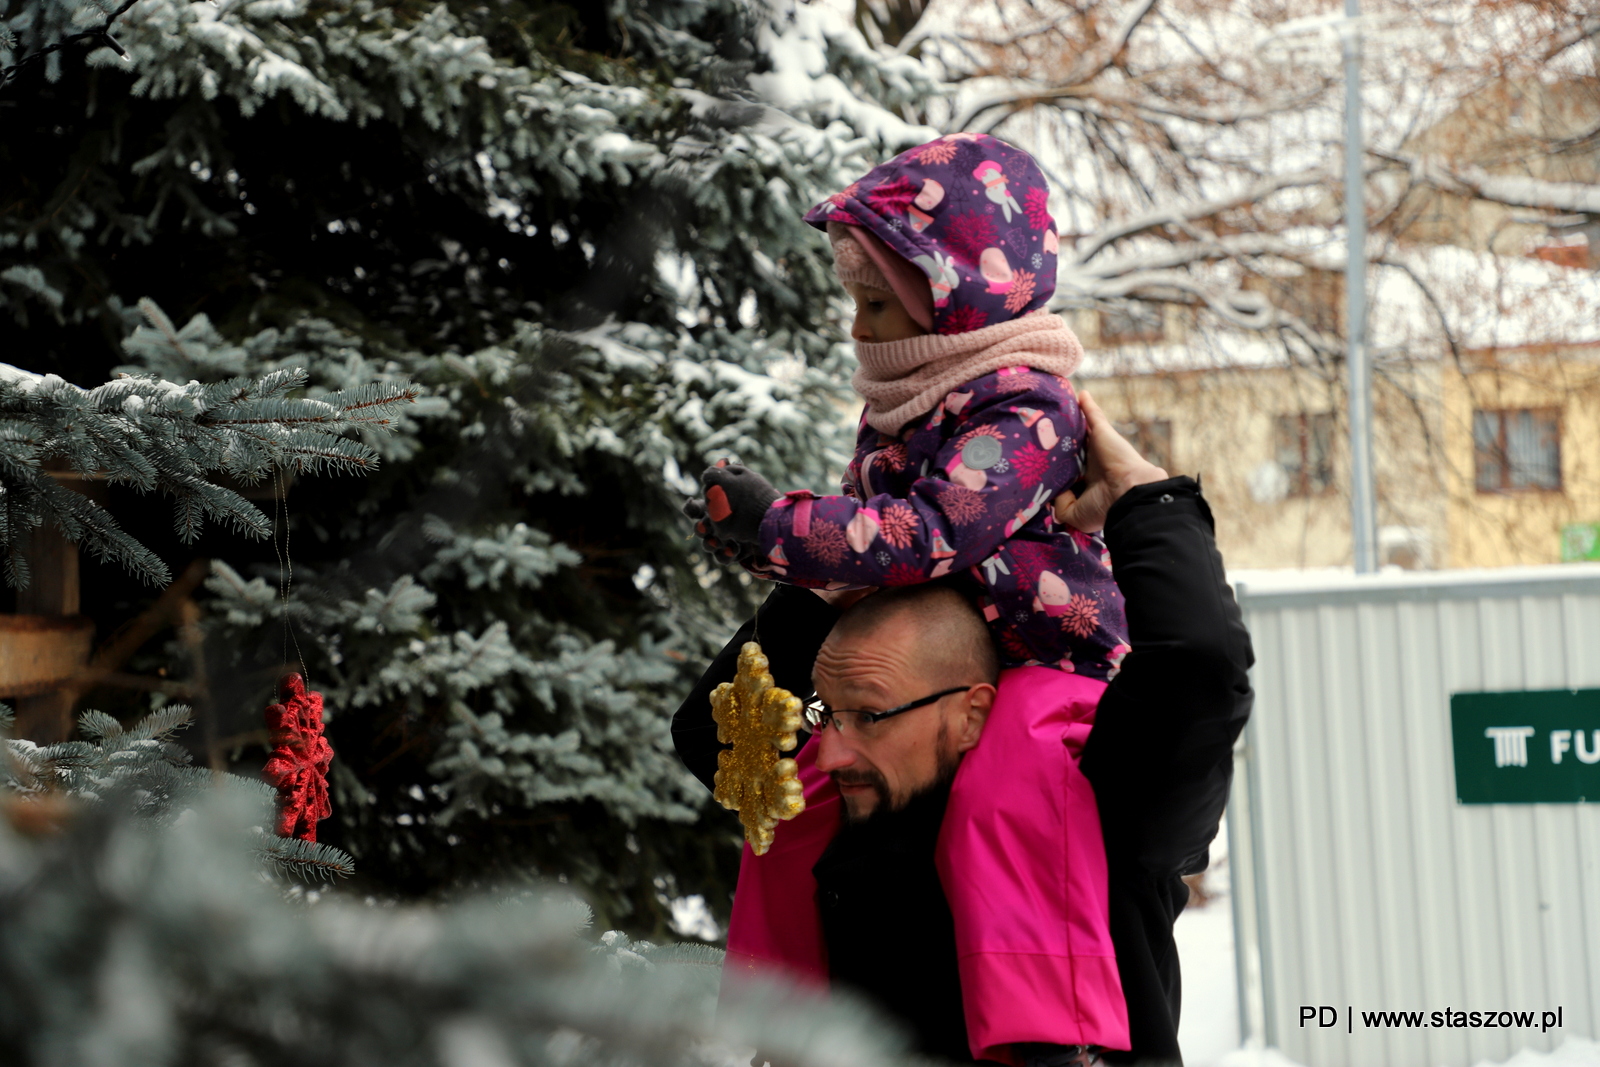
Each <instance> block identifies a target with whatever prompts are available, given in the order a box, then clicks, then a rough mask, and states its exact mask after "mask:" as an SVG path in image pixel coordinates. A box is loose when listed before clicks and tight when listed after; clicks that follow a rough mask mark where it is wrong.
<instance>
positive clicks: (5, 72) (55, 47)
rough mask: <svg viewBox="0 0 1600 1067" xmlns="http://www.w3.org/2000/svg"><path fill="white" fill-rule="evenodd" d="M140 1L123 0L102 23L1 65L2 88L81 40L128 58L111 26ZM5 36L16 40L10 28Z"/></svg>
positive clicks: (126, 51)
mask: <svg viewBox="0 0 1600 1067" xmlns="http://www.w3.org/2000/svg"><path fill="white" fill-rule="evenodd" d="M138 2H139V0H123V3H122V5H121V6H120V7H118V8H116V9H115V10H114V11H111V12H109V13H108V14H107V15H106V17H105V21H103V22H101V23H100V25H98V26H95V27H93V28H91V29H87V30H84V31H83V32H82V33H74V34H72V35H71V36H68V37H63V38H62V39H61V40H59V41H57V42H56V43H55V44H52V45H47V46H46V47H44V48H40V49H37V50H36V51H33V52H30V53H28V54H27V55H25V56H23V57H22V58H21V59H19V60H17V61H16V62H15V63H12V64H11V65H10V66H7V67H0V89H4V88H5V87H6V86H7V85H10V84H11V83H12V82H13V81H15V80H16V79H17V78H18V77H20V76H21V74H22V69H23V68H24V67H26V66H28V65H29V64H31V63H34V62H36V61H38V60H41V59H43V58H44V57H45V56H47V55H49V54H50V53H51V52H59V51H61V50H62V49H64V48H66V47H67V46H68V45H73V44H77V43H78V42H79V41H93V42H95V44H96V45H97V46H102V45H103V46H104V47H106V48H109V49H111V50H112V51H113V52H115V53H116V54H117V55H119V56H121V57H122V58H123V59H127V58H128V50H127V49H126V48H123V47H122V45H121V43H119V42H118V41H117V39H116V38H115V37H113V36H111V27H112V25H113V24H114V23H115V22H116V21H117V20H118V19H119V18H121V17H122V16H123V15H125V14H127V13H128V10H129V9H130V8H131V7H133V5H134V4H137V3H138ZM5 36H6V39H7V42H8V44H9V43H14V42H15V40H16V36H15V35H14V34H12V33H11V31H10V30H9V29H8V30H6V31H5Z"/></svg>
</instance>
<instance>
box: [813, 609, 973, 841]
mask: <svg viewBox="0 0 1600 1067" xmlns="http://www.w3.org/2000/svg"><path fill="white" fill-rule="evenodd" d="M999 674H1000V664H999V657H998V656H996V654H995V650H994V644H993V642H992V641H991V640H990V638H989V628H988V627H987V626H985V625H984V623H983V617H982V616H980V615H979V614H978V612H977V610H976V609H975V608H974V607H973V606H972V604H971V603H970V602H969V601H968V600H967V598H966V597H965V596H963V595H961V594H960V593H958V592H957V591H956V590H954V589H952V588H950V587H949V586H946V585H914V586H902V587H900V588H896V589H889V590H885V591H884V592H881V593H874V594H872V595H871V596H868V597H865V598H864V599H862V600H860V601H858V602H857V603H855V604H854V605H852V606H851V607H850V608H849V610H847V611H846V612H845V613H844V614H843V615H841V616H840V617H839V621H838V622H837V623H835V624H834V627H833V631H832V632H831V633H829V634H828V639H827V640H826V641H824V642H823V643H822V647H821V648H820V649H818V650H817V661H816V665H815V667H813V668H812V671H811V680H812V681H813V682H814V683H815V684H816V688H817V697H818V699H819V700H821V701H822V703H823V704H824V705H825V706H826V707H828V708H830V709H832V710H833V712H834V714H835V715H836V716H839V715H846V716H848V715H851V714H852V713H855V714H860V713H862V712H868V711H874V710H876V711H885V710H888V709H889V708H893V707H897V706H899V705H901V704H906V703H910V702H912V701H921V702H922V703H921V705H919V706H917V707H915V708H909V709H907V711H906V713H905V714H897V715H894V716H891V717H890V718H888V719H885V720H881V721H879V722H877V723H876V724H874V723H866V724H865V725H863V722H862V721H861V720H859V719H854V718H851V719H850V720H849V721H848V725H847V724H846V722H845V721H844V720H841V719H839V718H837V717H836V718H835V719H834V720H833V722H834V728H827V727H824V728H823V729H822V730H821V732H820V735H819V737H818V749H817V764H816V765H817V769H818V770H821V771H823V772H825V773H826V774H828V775H829V776H830V777H832V778H833V781H834V784H835V785H836V786H838V788H839V794H840V796H841V797H842V798H843V799H844V804H845V814H846V817H847V818H849V819H850V820H851V821H852V822H859V821H860V820H862V819H866V818H871V817H872V815H873V813H874V812H875V811H895V810H898V809H900V808H902V807H904V806H905V805H906V804H907V803H909V802H910V799H911V798H912V797H914V796H916V795H917V794H919V793H922V792H924V791H926V790H929V789H932V788H935V787H937V786H939V785H940V784H941V783H948V782H949V781H951V780H952V779H953V778H954V777H955V773H956V768H957V766H959V765H960V762H961V756H962V754H963V753H965V752H967V751H969V750H971V749H972V748H973V746H975V745H976V744H977V743H978V738H979V736H980V735H981V734H982V732H983V723H984V720H985V719H986V718H987V717H988V714H989V708H990V707H991V706H992V705H993V703H994V694H995V682H996V681H997V680H998V679H999ZM941 690H948V692H941Z"/></svg>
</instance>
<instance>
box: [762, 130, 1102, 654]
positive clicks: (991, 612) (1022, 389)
mask: <svg viewBox="0 0 1600 1067" xmlns="http://www.w3.org/2000/svg"><path fill="white" fill-rule="evenodd" d="M1048 196H1049V190H1048V188H1047V186H1046V184H1045V180H1044V176H1043V174H1041V173H1040V171H1039V167H1038V165H1037V164H1036V163H1035V162H1034V161H1033V159H1032V157H1030V156H1029V155H1028V154H1027V153H1026V152H1023V151H1021V150H1020V149H1017V148H1014V147H1012V146H1011V145H1008V144H1006V143H1005V142H1003V141H999V140H997V139H995V138H993V137H989V136H987V135H984V134H967V133H961V134H952V135H950V136H947V137H942V138H940V139H939V140H937V141H933V142H930V143H928V144H925V145H921V146H919V147H917V148H913V149H910V150H908V151H906V152H902V153H901V154H900V155H898V156H896V157H895V158H894V159H892V160H890V161H889V162H887V163H883V164H880V165H879V166H877V167H874V168H873V169H872V170H871V171H869V172H868V173H867V174H866V175H865V176H864V177H863V178H861V179H860V180H859V181H857V182H854V183H853V184H852V185H850V187H849V188H847V189H845V190H844V191H843V192H841V193H837V194H835V195H834V196H832V197H829V198H828V200H827V201H825V202H824V203H822V204H820V205H818V206H817V207H815V208H813V209H812V210H811V211H810V212H809V213H807V215H806V217H805V218H806V221H807V222H809V223H811V224H812V225H813V226H816V227H818V228H819V229H821V228H825V227H826V225H827V223H828V222H829V221H833V222H845V223H850V224H854V225H858V226H864V227H866V228H867V229H868V230H870V231H871V232H872V233H873V234H875V235H876V236H877V237H879V238H880V239H882V241H883V242H884V243H885V244H886V245H888V246H889V247H890V248H891V249H892V250H894V251H895V252H897V253H899V254H900V255H901V256H904V257H905V258H906V259H908V260H910V261H911V262H913V263H915V264H916V265H918V266H919V267H922V269H923V271H924V273H926V274H927V275H928V281H929V286H930V287H931V289H932V293H933V296H934V331H935V332H937V333H945V334H949V333H965V332H968V331H971V330H976V329H981V328H982V327H984V326H993V325H997V324H999V323H1002V322H1006V321H1008V320H1011V319H1014V318H1017V317H1019V316H1022V315H1025V314H1028V313H1029V312H1032V311H1035V310H1039V309H1041V308H1043V307H1044V305H1045V303H1046V302H1047V301H1048V300H1049V298H1050V296H1051V294H1052V293H1053V292H1054V290H1055V275H1056V248H1057V237H1056V232H1055V223H1054V221H1053V220H1052V219H1051V218H1050V214H1049V212H1048V210H1047V208H1046V201H1047V199H1048ZM1084 433H1085V424H1084V418H1083V413H1082V411H1081V410H1080V409H1079V407H1078V402H1077V398H1076V396H1075V395H1074V393H1073V391H1072V386H1071V384H1070V383H1068V382H1067V380H1066V379H1064V378H1059V377H1056V376H1055V375H1053V374H1046V373H1040V372H1037V371H1034V370H1030V369H1029V368H1027V367H1007V368H1004V369H1001V370H999V371H995V372H993V373H990V374H984V375H982V376H980V377H978V378H975V379H973V380H972V381H969V382H967V383H965V384H964V385H962V386H960V387H958V388H957V389H956V390H954V391H952V392H951V393H950V394H949V395H948V396H947V397H945V398H944V399H943V400H941V401H940V402H939V403H938V404H937V405H936V406H935V407H934V408H933V410H932V411H929V412H927V413H926V414H925V415H922V416H920V417H918V418H915V419H913V420H911V421H910V422H909V423H907V424H906V425H905V427H904V428H903V429H902V430H901V431H900V433H899V435H898V436H890V435H887V434H882V433H879V432H878V431H877V430H874V429H872V428H871V427H870V426H868V425H867V422H866V416H865V413H863V416H862V422H861V429H860V432H859V435H858V437H857V440H856V452H855V458H854V459H853V460H852V461H851V463H850V468H849V471H848V472H847V474H846V475H845V478H844V493H845V495H843V496H816V495H814V494H812V493H810V492H808V491H804V490H802V491H800V492H796V493H790V494H788V495H787V496H786V497H784V498H782V499H780V500H779V501H778V502H777V503H776V504H774V505H773V506H772V507H771V508H770V509H769V510H768V511H767V514H766V516H765V518H764V519H763V521H762V524H761V550H762V551H763V552H764V553H766V555H767V557H768V559H769V560H770V561H771V567H772V570H771V573H772V576H774V577H779V578H780V580H782V581H786V582H789V583H792V584H796V585H804V586H811V587H823V586H830V585H832V586H835V587H843V586H884V585H910V584H915V583H918V582H926V581H931V580H934V579H937V578H942V577H945V576H946V575H950V576H953V577H954V578H955V579H956V581H957V582H958V584H962V583H965V584H968V585H969V586H970V590H969V591H970V592H972V593H973V594H975V595H976V597H977V599H978V602H979V605H980V608H981V609H982V611H983V613H984V616H985V618H986V619H987V620H988V621H989V626H990V631H991V632H992V633H993V635H994V637H995V641H996V644H997V647H998V649H999V652H1000V658H1001V662H1002V665H1003V666H1006V667H1015V666H1022V665H1025V664H1042V665H1045V666H1051V667H1058V668H1060V669H1062V670H1066V671H1071V672H1075V673H1078V674H1083V675H1087V676H1089V677H1092V678H1101V679H1104V678H1108V677H1110V676H1112V675H1114V674H1115V673H1116V668H1117V665H1118V663H1120V661H1121V659H1122V656H1123V654H1124V653H1125V652H1127V650H1128V644H1127V623H1126V619H1125V616H1124V611H1123V602H1122V596H1121V594H1120V593H1119V592H1118V590H1117V586H1116V582H1115V581H1113V579H1112V577H1111V566H1110V560H1109V557H1108V556H1107V554H1106V550H1105V545H1104V543H1103V541H1102V540H1101V539H1100V537H1099V536H1098V535H1088V534H1083V533H1079V532H1078V531H1076V530H1071V529H1068V528H1065V527H1060V526H1057V525H1056V524H1055V517H1054V514H1053V513H1052V511H1051V508H1050V502H1051V500H1052V498H1053V497H1055V496H1056V495H1057V494H1058V493H1060V492H1061V491H1062V490H1063V489H1066V488H1068V487H1070V486H1071V485H1073V483H1075V482H1076V481H1078V479H1079V478H1080V477H1081V475H1082V473H1083V463H1084V455H1083V439H1084ZM974 472H978V473H977V474H976V475H975V474H974ZM957 476H959V477H960V479H961V480H960V481H959V482H958V481H957V480H955V478H956V477H957ZM974 484H976V485H977V486H978V487H977V488H973V487H972V485H974Z"/></svg>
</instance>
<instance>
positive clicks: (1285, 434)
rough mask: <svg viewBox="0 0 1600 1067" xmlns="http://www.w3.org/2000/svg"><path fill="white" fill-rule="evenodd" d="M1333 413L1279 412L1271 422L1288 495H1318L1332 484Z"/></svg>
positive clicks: (1331, 486) (1274, 446) (1274, 443)
mask: <svg viewBox="0 0 1600 1067" xmlns="http://www.w3.org/2000/svg"><path fill="white" fill-rule="evenodd" d="M1333 435H1334V425H1333V413H1332V412H1328V411H1319V412H1304V411H1302V412H1296V413H1295V414H1292V415H1279V416H1278V417H1277V419H1276V420H1275V421H1274V424H1273V448H1274V450H1275V453H1276V456H1277V460H1278V466H1280V467H1282V468H1283V473H1284V474H1286V475H1288V477H1289V495H1290V496H1320V495H1321V494H1323V493H1326V492H1328V491H1329V490H1331V489H1332V488H1333Z"/></svg>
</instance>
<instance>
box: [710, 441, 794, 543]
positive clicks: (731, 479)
mask: <svg viewBox="0 0 1600 1067" xmlns="http://www.w3.org/2000/svg"><path fill="white" fill-rule="evenodd" d="M700 484H701V485H703V486H705V487H706V491H705V501H706V517H707V518H709V519H710V520H711V530H712V532H713V533H715V534H716V536H717V537H718V538H719V539H721V540H723V541H733V542H736V543H738V544H741V545H758V544H760V543H761V520H762V519H763V518H765V517H766V514H767V509H768V508H770V507H771V506H772V502H773V501H774V500H776V499H778V498H779V497H780V496H782V495H783V494H782V493H780V492H778V491H777V490H776V489H774V488H772V485H771V484H770V483H769V482H768V481H767V480H766V479H765V478H763V477H761V475H759V474H757V473H756V472H755V471H753V470H751V469H750V468H749V467H743V466H740V465H739V464H737V463H729V462H728V461H727V460H723V461H722V462H720V463H718V464H717V465H716V466H714V467H707V468H706V469H705V471H704V472H702V473H701V475H700Z"/></svg>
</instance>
